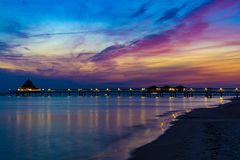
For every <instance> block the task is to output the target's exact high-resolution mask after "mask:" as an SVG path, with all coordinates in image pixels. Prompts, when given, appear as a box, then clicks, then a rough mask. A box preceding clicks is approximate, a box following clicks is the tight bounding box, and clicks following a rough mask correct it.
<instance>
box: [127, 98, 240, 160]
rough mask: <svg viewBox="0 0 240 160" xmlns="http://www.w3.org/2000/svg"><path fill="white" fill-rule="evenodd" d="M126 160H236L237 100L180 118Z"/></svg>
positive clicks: (239, 149) (239, 150)
mask: <svg viewBox="0 0 240 160" xmlns="http://www.w3.org/2000/svg"><path fill="white" fill-rule="evenodd" d="M129 160H240V100H239V99H238V100H236V99H235V100H232V102H230V103H228V104H225V105H221V106H219V107H217V108H211V109H197V110H194V111H192V112H190V113H188V114H186V115H184V116H180V117H179V120H178V121H176V122H175V123H174V125H173V126H172V127H170V128H169V129H168V130H167V131H166V133H165V134H164V135H162V136H160V137H159V138H158V139H157V140H155V141H153V142H152V143H149V144H147V145H145V146H143V147H140V148H138V149H136V150H135V151H134V152H133V153H132V158H130V159H129Z"/></svg>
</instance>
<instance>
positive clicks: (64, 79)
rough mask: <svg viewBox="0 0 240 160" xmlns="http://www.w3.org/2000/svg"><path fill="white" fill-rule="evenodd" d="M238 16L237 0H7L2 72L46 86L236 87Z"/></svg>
mask: <svg viewBox="0 0 240 160" xmlns="http://www.w3.org/2000/svg"><path fill="white" fill-rule="evenodd" d="M239 17H240V2H239V1H236V0H198V1H190V0H189V1H188V0H181V1H176V0H175V1H173V0H132V1H127V0H121V1H112V0H111V1H110V0H89V1H84V0H74V1H69V0H1V1H0V69H1V70H0V72H2V75H4V74H5V75H6V77H7V78H6V77H5V79H13V77H17V78H16V80H17V79H18V78H19V74H20V75H22V77H23V79H24V78H25V77H26V78H28V77H29V76H30V77H34V79H42V82H43V83H42V84H41V86H42V87H49V85H47V84H50V83H51V81H52V79H56V80H57V81H58V82H59V84H60V83H61V85H59V86H62V85H64V86H65V85H66V86H67V85H69V86H70V87H72V86H76V85H80V86H91V85H92V86H98V85H99V86H106V87H107V86H147V85H151V84H175V83H176V84H177V83H181V84H186V85H192V86H203V85H209V86H220V85H221V86H236V85H239V80H240V79H239V76H238V75H237V73H238V71H239V69H238V67H239V66H238V65H236V64H238V63H239V58H240V57H239V55H240V54H239V48H240V46H239V40H240V38H239V37H240V35H239V33H240V32H239V28H240V24H239V22H240V18H239ZM210 60H211V61H210ZM218 61H221V62H222V64H219V63H217V62H218ZM204 62H207V63H204ZM227 66H229V67H227ZM193 71H194V74H191V76H190V73H192V72H193ZM182 73H185V74H186V75H185V76H182ZM187 73H188V74H187ZM10 75H11V76H10ZM166 75H167V78H165V77H166ZM173 75H174V77H173ZM20 77H21V76H20ZM35 77H36V78H35ZM162 77H164V78H162ZM183 77H184V78H183ZM216 77H217V78H216ZM160 78H161V80H159V79H160ZM176 79H177V81H176ZM20 81H22V79H21V80H18V81H16V82H13V83H8V82H6V86H4V87H2V89H6V88H8V87H11V86H16V85H18V84H19V83H20ZM226 81H227V82H226Z"/></svg>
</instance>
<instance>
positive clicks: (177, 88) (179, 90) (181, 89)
mask: <svg viewBox="0 0 240 160" xmlns="http://www.w3.org/2000/svg"><path fill="white" fill-rule="evenodd" d="M176 90H177V91H178V92H185V91H186V90H187V87H184V86H182V85H179V86H177V87H176Z"/></svg>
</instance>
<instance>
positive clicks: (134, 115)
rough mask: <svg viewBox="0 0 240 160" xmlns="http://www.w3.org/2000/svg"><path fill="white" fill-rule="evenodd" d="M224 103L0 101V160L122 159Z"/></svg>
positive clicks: (72, 98)
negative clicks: (199, 111)
mask: <svg viewBox="0 0 240 160" xmlns="http://www.w3.org/2000/svg"><path fill="white" fill-rule="evenodd" d="M226 102H228V101H227V100H224V99H223V98H219V97H215V98H211V99H210V98H204V97H203V96H196V97H189V98H186V97H175V98H173V97H141V96H133V97H129V96H121V97H118V96H95V97H93V96H85V97H84V96H62V97H16V96H12V97H10V96H9V97H8V96H2V97H0V159H1V160H50V159H58V160H124V159H127V158H128V157H129V155H130V153H131V151H133V150H134V149H135V148H137V147H140V146H142V145H144V144H147V143H149V142H151V141H153V140H155V139H156V138H157V137H159V136H160V135H162V134H164V132H165V131H166V129H168V128H169V127H170V126H171V125H172V123H171V122H173V121H176V120H177V117H178V116H179V115H182V114H185V113H187V112H190V111H191V110H193V109H196V108H212V107H216V106H217V105H219V104H224V103H226Z"/></svg>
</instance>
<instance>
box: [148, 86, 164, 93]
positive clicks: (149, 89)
mask: <svg viewBox="0 0 240 160" xmlns="http://www.w3.org/2000/svg"><path fill="white" fill-rule="evenodd" d="M147 92H149V93H154V92H157V93H158V92H161V88H160V87H157V86H151V87H149V88H147Z"/></svg>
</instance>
